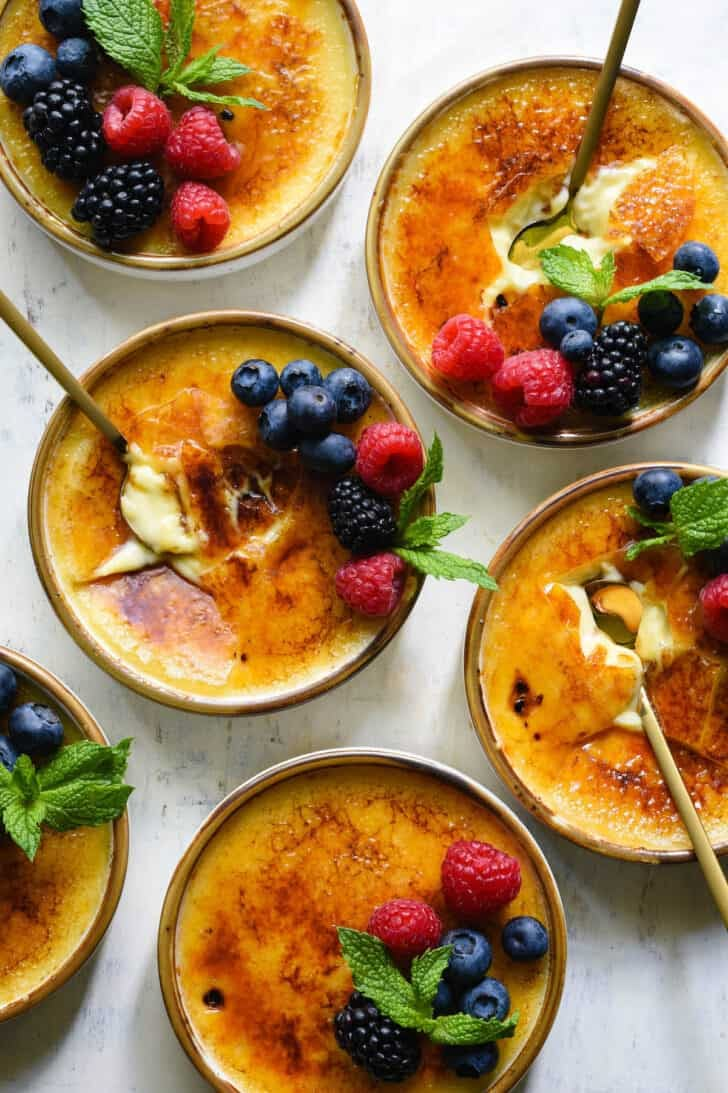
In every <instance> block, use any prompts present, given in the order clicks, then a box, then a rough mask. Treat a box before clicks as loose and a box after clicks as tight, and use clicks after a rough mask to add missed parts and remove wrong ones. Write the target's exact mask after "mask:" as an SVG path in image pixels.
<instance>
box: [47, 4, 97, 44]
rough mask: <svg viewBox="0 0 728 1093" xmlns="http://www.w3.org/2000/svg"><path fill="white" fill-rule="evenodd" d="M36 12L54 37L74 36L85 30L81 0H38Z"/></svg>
mask: <svg viewBox="0 0 728 1093" xmlns="http://www.w3.org/2000/svg"><path fill="white" fill-rule="evenodd" d="M38 14H39V16H40V21H41V23H42V24H43V26H44V27H45V28H46V30H47V31H49V32H50V33H51V34H52V35H53V37H54V38H76V37H78V36H79V35H81V34H83V33H84V32H85V30H86V20H85V19H84V16H83V6H82V0H40V5H39V8H38Z"/></svg>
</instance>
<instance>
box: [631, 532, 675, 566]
mask: <svg viewBox="0 0 728 1093" xmlns="http://www.w3.org/2000/svg"><path fill="white" fill-rule="evenodd" d="M674 541H675V533H674V532H670V534H669V535H656V536H655V537H654V538H653V539H640V540H639V541H638V542H636V543H630V545H629V546H628V547H627V549H626V551H625V558H626V559H627V561H628V562H633V561H634V560H635V558H639V556H640V554H644V552H645V551H646V550H653V549H654V548H655V547H661V546H667V544H668V543H673V542H674Z"/></svg>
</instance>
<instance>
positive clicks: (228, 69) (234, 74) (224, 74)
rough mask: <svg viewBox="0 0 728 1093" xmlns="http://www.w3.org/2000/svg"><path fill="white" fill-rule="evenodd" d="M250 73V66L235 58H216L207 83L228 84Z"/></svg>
mask: <svg viewBox="0 0 728 1093" xmlns="http://www.w3.org/2000/svg"><path fill="white" fill-rule="evenodd" d="M250 71H251V69H250V68H249V67H248V65H244V64H243V63H242V61H236V60H235V58H234V57H215V60H214V61H213V63H212V65H211V66H210V71H209V73H208V75H207V79H206V80H205V83H227V81H228V80H237V79H239V78H240V77H241V76H247V75H248V73H249V72H250ZM187 82H188V83H189V81H187Z"/></svg>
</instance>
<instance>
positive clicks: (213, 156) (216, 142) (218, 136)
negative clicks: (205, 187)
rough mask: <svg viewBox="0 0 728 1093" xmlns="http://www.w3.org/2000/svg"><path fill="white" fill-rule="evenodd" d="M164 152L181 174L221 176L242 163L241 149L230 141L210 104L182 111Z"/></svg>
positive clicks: (169, 161)
mask: <svg viewBox="0 0 728 1093" xmlns="http://www.w3.org/2000/svg"><path fill="white" fill-rule="evenodd" d="M165 156H166V158H167V162H168V163H169V165H170V167H171V168H172V170H173V171H174V172H175V174H177V175H179V177H180V178H192V179H210V178H220V177H221V176H222V175H226V174H228V173H229V172H230V171H234V170H235V169H236V168H237V167H239V166H240V151H239V149H238V148H236V147H235V145H234V144H229V143H228V141H227V139H226V137H225V134H224V133H223V131H222V128H221V126H220V122H219V120H218V117H217V114H216V113H215V111H214V110H211V109H210V108H209V107H207V106H193V107H192V109H191V110H187V111H186V112H185V113H184V114H183V115H182V117H181V118H180V119H179V122H178V123H177V126H176V127H175V129H173V131H172V133H171V135H170V137H169V140H168V141H167V146H166V148H165Z"/></svg>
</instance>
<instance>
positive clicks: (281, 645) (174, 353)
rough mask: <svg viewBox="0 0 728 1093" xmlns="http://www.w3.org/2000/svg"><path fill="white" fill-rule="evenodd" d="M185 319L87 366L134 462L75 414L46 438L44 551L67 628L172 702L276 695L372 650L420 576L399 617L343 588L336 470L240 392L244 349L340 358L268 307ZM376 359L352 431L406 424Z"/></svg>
mask: <svg viewBox="0 0 728 1093" xmlns="http://www.w3.org/2000/svg"><path fill="white" fill-rule="evenodd" d="M173 325H174V324H173ZM180 326H181V329H178V331H177V332H174V330H173V331H172V332H171V333H170V332H169V331H167V330H166V328H165V330H164V331H163V332H162V334H161V335H158V336H157V337H152V338H151V339H149V340H147V341H146V344H145V343H144V339H142V344H141V345H140V346H139V347H137V348H135V349H131V350H129V351H127V352H125V353H124V354H123V356H122V358H121V359H120V360H118V361H117V362H116V363H113V364H112V365H111V366H110V367H107V368H104V369H103V370H102V373H101V374H99V376H98V379H96V380H94V381H92V392H93V395H94V397H95V398H96V399H97V400H98V401H99V403H100V405H101V407H102V409H103V410H104V411H105V412H106V413H107V415H108V416H109V417H110V418H111V420H112V421H113V422H114V423H115V424H116V425H117V427H119V429H120V430H121V432H122V433H123V435H124V436H125V437H126V438H127V439H128V441H129V442H130V446H131V447H130V453H129V456H128V458H127V463H124V462H123V461H122V460H121V459H120V458H119V456H118V454H117V452H116V451H115V450H114V449H113V448H112V447H111V445H110V444H109V443H108V442H107V441H105V440H104V439H103V438H102V437H101V436H100V434H98V433H97V432H96V430H95V429H94V427H93V426H92V425H90V424H89V422H88V421H87V420H86V419H85V418H83V417H82V415H81V414H79V413H76V412H73V413H71V414H70V415H69V416H67V417H66V418H65V419H64V420H63V422H62V423H61V425H60V427H59V429H58V430H57V431H56V432H55V435H54V436H52V437H51V438H47V444H46V451H45V452H44V453H43V454H42V456H41V457H40V466H39V467H37V468H36V469H37V474H36V481H35V483H34V493H35V496H36V502H37V523H38V527H37V528H36V529H35V532H34V539H35V551H36V560H37V561H38V562H39V565H40V568H41V572H42V575H43V576H44V579H45V582H46V588H47V590H48V591H49V592H50V593H51V596H52V599H53V601H54V602H56V603H57V602H58V601H59V600H60V606H61V614H62V616H64V619H65V621H66V623H67V625H69V626H70V629H71V631H72V633H73V634H74V635H75V636H76V637H77V639H78V640H80V641H81V643H82V645H83V646H84V647H85V648H86V649H87V651H89V652H90V654H91V655H92V656H93V657H94V658H96V659H99V658H100V659H101V662H102V663H103V664H104V666H105V667H106V668H107V670H110V671H112V672H115V673H116V674H118V675H119V677H120V678H122V679H123V680H124V681H125V682H127V683H130V684H131V685H132V686H134V687H136V688H141V689H142V691H143V692H144V693H147V694H151V696H152V697H156V698H159V699H160V700H162V701H169V702H171V703H172V704H177V703H182V704H187V705H190V706H192V707H195V708H207V709H209V710H213V711H214V710H219V709H224V708H227V709H242V708H248V709H253V708H256V707H258V708H260V707H262V708H270V707H271V706H272V705H276V704H281V703H282V704H285V703H286V702H288V701H292V700H293V699H294V698H296V697H298V698H302V697H306V696H307V695H310V694H312V693H317V691H318V690H320V689H323V687H324V686H328V685H330V684H331V683H333V682H336V681H338V680H341V679H343V678H346V677H347V676H348V675H349V674H351V672H352V671H353V670H354V669H355V668H357V667H359V666H361V665H362V664H363V663H364V662H366V661H367V660H368V659H369V657H370V656H371V655H373V654H374V653H375V652H376V651H378V650H379V649H380V648H381V647H382V646H383V644H384V643H386V641H387V640H388V638H389V637H391V636H392V634H393V633H394V632H395V630H396V629H397V628H398V625H399V624H400V623H401V621H402V620H403V619H404V617H406V615H407V613H408V611H409V607H410V606H411V604H412V602H413V600H414V596H415V594H416V591H417V588H418V587H419V583H418V581H417V580H416V579H415V577H414V576H410V577H409V578H408V579H407V581H406V584H405V587H404V593H403V597H402V600H401V602H400V604H399V606H398V608H397V611H396V613H395V614H394V615H393V616H392V617H391V618H390V619H381V618H377V619H372V618H366V617H364V616H363V615H359V614H356V613H355V612H353V611H352V610H351V609H350V608H349V607H348V606H347V605H346V603H344V602H343V601H342V600H341V599H340V598H339V597H338V596H337V593H336V587H335V575H336V572H337V570H338V569H339V567H340V566H341V565H342V564H343V563H344V562H345V561H346V560H348V558H349V557H350V555H349V554H348V552H347V551H345V550H344V548H343V547H342V546H341V545H340V543H339V542H338V541H337V539H336V537H335V535H334V532H333V530H332V526H331V521H330V518H329V514H328V511H327V497H328V494H329V491H330V489H331V478H330V477H329V476H326V475H323V474H317V473H315V472H313V471H309V470H307V469H306V468H305V467H304V465H303V463H302V460H301V459H300V458H299V455H298V453H297V452H294V451H275V450H273V449H271V448H269V447H267V446H266V445H265V444H264V443H263V441H262V439H261V437H260V435H259V430H258V417H259V411H258V410H257V409H255V408H252V407H249V406H245V405H242V404H241V403H240V402H239V401H238V400H237V399H236V398H235V397H234V396H233V394H232V392H231V376H232V375H233V373H234V371H235V369H236V368H237V366H238V365H239V364H240V362H241V361H246V360H253V361H256V360H260V359H262V360H263V361H265V362H272V364H273V365H274V366H275V367H276V368H278V369H279V370H280V369H282V368H283V366H284V365H285V364H286V362H288V361H295V360H300V359H305V360H306V361H310V362H312V364H315V365H316V366H318V368H319V369H320V370H321V373H322V374H323V375H324V376H326V374H327V373H330V372H331V371H333V370H335V369H338V368H340V367H342V365H343V364H345V363H346V361H345V360H342V359H341V358H338V357H336V356H334V355H333V352H334V351H333V350H332V351H327V350H325V349H323V348H322V347H321V344H320V343H318V342H315V341H309V340H307V339H305V338H304V337H300V336H297V335H294V334H293V333H290V332H289V331H288V329H287V328H284V329H274V328H273V327H274V326H275V323H271V324H270V325H269V326H265V325H244V324H240V325H238V324H236V323H235V322H234V321H233V322H220V323H217V324H215V323H212V324H210V323H205V322H204V321H200V322H196V323H195V322H193V323H190V322H189V321H185V322H184V323H182V324H180ZM360 366H361V367H368V366H364V365H360ZM267 367H270V365H268V366H267ZM371 373H372V374H370V375H369V378H370V380H371V382H372V384H373V385H374V396H373V398H372V401H371V404H370V405H369V408H368V409H367V410H366V413H365V414H364V416H363V417H362V418H360V420H358V421H357V422H356V424H354V425H342V426H341V427H340V432H341V433H342V434H347V435H348V436H350V437H352V438H354V439H356V437H358V436H359V435H360V433H361V431H362V430H363V429H365V428H366V427H367V426H369V425H371V424H373V423H375V422H382V421H391V420H392V419H393V418H395V416H396V417H398V418H400V419H403V420H405V421H406V422H407V423H408V424H411V422H410V421H409V418H408V415H407V413H406V411H405V410H404V407H403V406H402V404H401V403H399V401H398V400H397V398H396V396H395V395H394V394H393V392H391V391H389V390H388V389H386V385H384V383H383V381H382V380H381V379H380V378H377V377H376V375H375V374H374V373H373V369H372V370H371ZM377 385H379V388H380V393H378V392H377ZM385 390H387V391H388V393H387V394H382V393H381V392H384V391H385ZM127 471H128V475H127ZM162 482H164V483H166V486H167V487H168V488H167V489H166V492H165V490H164V489H162V490H160V489H159V485H160V483H162ZM122 496H123V499H122ZM36 502H34V505H35V504H36ZM170 506H171V507H170ZM175 511H176V516H177V519H176V520H175ZM125 516H126V518H128V520H129V521H130V522H129V523H127V519H125ZM180 517H181V520H180ZM130 524H131V525H132V526H133V527H134V529H135V531H137V532H139V533H140V534H141V540H140V539H139V538H137V536H136V535H135V534H134V532H133V531H132V527H131V526H130ZM150 543H153V544H154V546H155V547H156V551H157V553H155V551H154V550H153V549H150Z"/></svg>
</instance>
